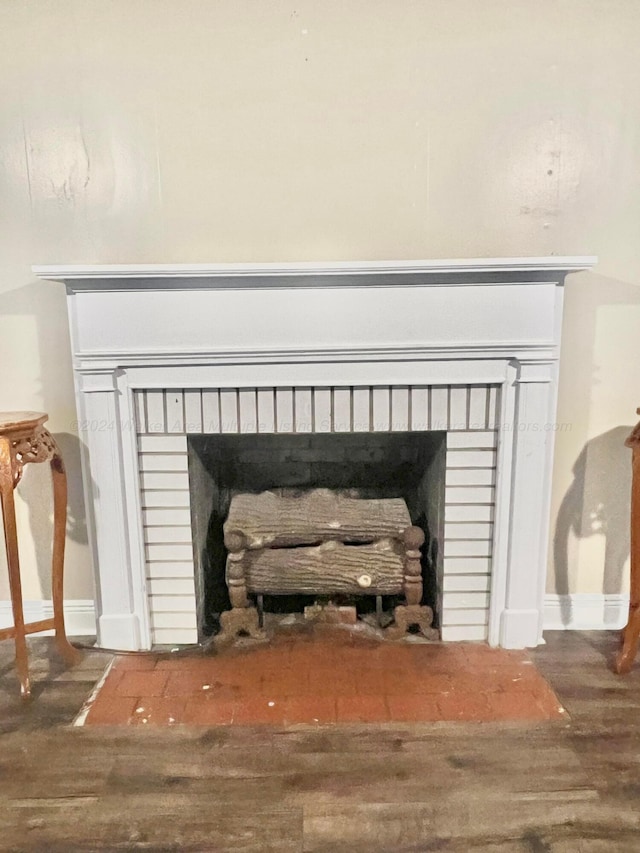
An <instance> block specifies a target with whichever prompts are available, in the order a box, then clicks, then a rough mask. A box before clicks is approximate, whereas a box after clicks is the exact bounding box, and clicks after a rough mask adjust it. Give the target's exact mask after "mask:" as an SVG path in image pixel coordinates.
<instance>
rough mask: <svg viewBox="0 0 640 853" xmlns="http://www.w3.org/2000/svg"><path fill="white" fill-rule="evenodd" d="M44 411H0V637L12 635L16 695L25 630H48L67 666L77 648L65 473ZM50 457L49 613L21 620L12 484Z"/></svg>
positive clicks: (25, 670)
mask: <svg viewBox="0 0 640 853" xmlns="http://www.w3.org/2000/svg"><path fill="white" fill-rule="evenodd" d="M46 420H47V415H44V414H39V413H34V412H13V413H9V414H5V415H0V500H1V504H2V518H3V523H4V537H5V547H6V552H7V565H8V570H9V588H10V592H11V608H12V612H13V623H14V624H13V627H11V628H4V629H2V630H0V640H4V639H9V638H13V639H14V640H15V647H16V669H17V672H18V679H19V681H20V690H21V693H22V696H24V697H25V698H26V697H29V696H30V694H31V685H30V681H29V660H28V654H27V643H26V635H27V634H34V633H36V632H39V631H47V630H50V629H53V630H54V632H55V639H56V645H57V648H58V651H59V652H60V654H61V655H62V656H63V657H64V659H65V661H66V662H67V663H68V664H70V665H73V664H75V663H78V661H79V660H80V659H81V658H82V655H81V653H80V652H79V651H78V650H77V649H75V648H74V647H73V646H72V645H71V644H70V643H69V641H68V639H67V635H66V632H65V627H64V608H63V604H64V602H63V573H64V547H65V536H66V526H67V478H66V474H65V469H64V463H63V461H62V456H61V455H60V451H59V450H58V447H57V445H56V443H55V441H54V439H53V438H52V436H51V435H50V433H49V432H48V430H47V429H45V427H44V426H43V424H44V422H45V421H46ZM46 461H50V462H51V473H52V479H53V551H52V561H51V588H52V593H51V595H52V602H53V618H51V619H42V620H40V621H39V622H29V623H26V624H25V621H24V611H23V604H22V584H21V580H20V560H19V555H18V532H17V527H16V514H15V503H14V489H15V487H16V486H17V485H18V483H19V482H20V480H21V478H22V472H23V469H24V466H25V465H26V464H27V463H29V462H46Z"/></svg>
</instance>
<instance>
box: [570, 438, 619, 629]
mask: <svg viewBox="0 0 640 853" xmlns="http://www.w3.org/2000/svg"><path fill="white" fill-rule="evenodd" d="M632 429H633V427H631V426H622V427H615V429H611V430H609V431H608V432H605V433H603V434H602V435H598V436H596V437H595V438H592V439H591V440H590V441H588V442H587V443H586V444H585V446H584V448H583V449H582V452H581V453H580V456H578V459H577V460H576V463H575V465H574V466H573V482H572V483H571V485H570V486H569V489H568V490H567V493H566V494H565V496H564V498H563V499H562V503H561V504H560V509H559V511H558V518H557V520H556V529H555V534H554V538H553V561H554V568H555V585H556V592H557V593H558V594H559V595H561V596H564V597H563V598H562V599H561V601H562V605H561V606H562V621H563V623H564V624H565V625H568V624H569V622H570V620H571V605H570V602H569V599H568V597H567V596H568V593H569V540H570V536H571V534H572V533H573V535H575V536H576V537H578V538H579V539H584V538H586V537H589V536H595V535H601V536H604V537H605V552H604V574H603V581H602V591H603V593H605V594H611V593H619V592H620V589H621V586H622V574H623V570H624V566H625V563H626V560H627V557H628V556H629V496H630V493H631V451H630V450H629V449H628V448H627V447H625V444H624V442H625V439H626V438H627V437H628V435H629V433H630V432H631V430H632Z"/></svg>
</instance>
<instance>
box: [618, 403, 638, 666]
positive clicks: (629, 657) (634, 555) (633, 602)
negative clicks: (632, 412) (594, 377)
mask: <svg viewBox="0 0 640 853" xmlns="http://www.w3.org/2000/svg"><path fill="white" fill-rule="evenodd" d="M638 414H639V415H640V409H638ZM626 445H627V447H630V448H631V449H632V452H633V456H632V460H631V465H632V480H631V588H630V595H629V621H628V622H627V627H626V628H625V629H624V631H623V634H622V648H621V649H620V652H619V654H618V657H617V659H616V664H615V670H616V672H617V673H619V674H620V675H622V674H624V673H626V672H629V670H630V669H631V667H632V666H633V661H634V660H635V657H636V654H637V653H638V646H639V645H640V424H638V426H637V427H636V428H635V429H634V431H633V432H632V433H631V435H630V436H629V438H628V439H627V441H626Z"/></svg>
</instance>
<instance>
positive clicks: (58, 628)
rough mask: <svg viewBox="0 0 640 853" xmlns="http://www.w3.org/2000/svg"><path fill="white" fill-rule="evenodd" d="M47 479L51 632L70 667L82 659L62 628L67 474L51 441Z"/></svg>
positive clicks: (54, 444) (55, 445)
mask: <svg viewBox="0 0 640 853" xmlns="http://www.w3.org/2000/svg"><path fill="white" fill-rule="evenodd" d="M51 442H52V445H53V456H52V457H51V479H52V481H53V550H52V556H51V599H52V602H53V629H54V631H55V638H56V646H57V648H58V651H59V652H60V654H61V655H62V657H63V658H64V659H65V661H66V662H67V663H68V664H69V665H70V666H74V665H75V664H77V663H79V662H80V661H81V660H82V654H81V653H80V652H79V651H78V649H76V648H75V647H74V646H72V645H71V643H70V642H69V640H68V639H67V632H66V630H65V626H64V549H65V541H66V536H67V473H66V470H65V467H64V462H63V460H62V456H61V455H60V451H59V450H58V445H57V444H56V443H55V441H54V440H53V438H52V439H51Z"/></svg>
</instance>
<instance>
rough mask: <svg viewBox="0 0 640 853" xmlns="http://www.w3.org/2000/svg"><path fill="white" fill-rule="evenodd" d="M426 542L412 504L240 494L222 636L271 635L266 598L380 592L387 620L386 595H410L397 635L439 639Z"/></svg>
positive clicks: (348, 493)
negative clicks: (426, 575)
mask: <svg viewBox="0 0 640 853" xmlns="http://www.w3.org/2000/svg"><path fill="white" fill-rule="evenodd" d="M424 539H425V536H424V533H423V531H422V529H421V528H419V527H415V526H413V525H412V524H411V518H410V516H409V510H408V508H407V504H406V503H405V501H404V500H403V499H402V498H377V499H370V498H365V497H362V496H361V495H360V494H359V493H358V492H357V491H355V490H333V489H311V490H304V491H298V490H293V489H278V490H272V491H265V492H261V493H259V494H253V493H248V492H242V493H238V494H235V495H234V496H233V497H232V498H231V503H230V507H229V514H228V517H227V520H226V522H225V524H224V544H225V547H226V549H227V551H228V556H227V564H226V582H227V586H228V590H229V598H230V601H231V610H229V611H226V612H225V613H223V614H222V615H221V620H220V624H221V638H222V639H227V638H229V639H230V638H233V637H235V636H237V635H239V634H242V635H249V636H251V637H261V636H263V631H262V622H263V598H264V596H265V595H268V596H278V595H314V596H317V597H318V598H320V599H324V600H328V601H332V600H333V599H334V598H344V597H345V596H348V597H351V596H375V598H376V610H377V613H378V618H379V620H380V617H381V613H382V596H403V597H404V603H402V604H398V605H397V606H396V607H395V608H394V611H393V615H394V624H393V625H391V626H390V627H389V628H387V634H388V635H390V636H391V637H393V638H400V637H402V636H404V635H405V634H406V633H407V632H409V631H411V632H413V633H420V634H421V635H422V636H424V637H426V638H428V639H437V637H438V632H437V630H436V629H434V628H432V622H433V611H432V609H431V608H430V607H427V606H425V605H423V604H422V592H423V583H422V562H421V551H420V549H421V547H422V545H423V543H424ZM254 597H255V600H256V602H257V607H256V606H254V604H253V600H254Z"/></svg>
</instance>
